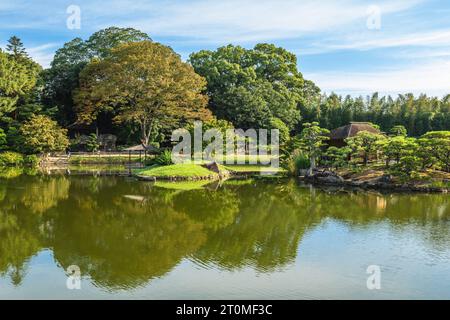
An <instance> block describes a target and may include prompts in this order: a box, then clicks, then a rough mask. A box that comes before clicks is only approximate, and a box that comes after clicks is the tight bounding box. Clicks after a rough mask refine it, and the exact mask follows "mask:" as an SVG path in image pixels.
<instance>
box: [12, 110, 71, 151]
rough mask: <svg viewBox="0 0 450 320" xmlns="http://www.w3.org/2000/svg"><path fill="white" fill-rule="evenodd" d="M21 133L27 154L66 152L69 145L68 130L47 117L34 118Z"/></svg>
mask: <svg viewBox="0 0 450 320" xmlns="http://www.w3.org/2000/svg"><path fill="white" fill-rule="evenodd" d="M19 131H20V134H21V136H22V138H23V144H24V147H25V150H26V151H27V153H34V154H35V153H49V152H56V151H64V150H65V149H66V148H67V147H68V145H69V139H68V138H67V129H62V128H60V127H59V126H58V124H57V123H56V121H53V120H51V119H50V118H48V117H46V116H41V115H39V116H33V117H32V118H31V119H30V120H29V121H27V122H25V123H24V124H22V126H21V127H20V130H19Z"/></svg>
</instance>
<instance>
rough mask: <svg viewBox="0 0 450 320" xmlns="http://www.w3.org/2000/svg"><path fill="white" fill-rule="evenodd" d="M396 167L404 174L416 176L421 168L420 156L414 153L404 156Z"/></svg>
mask: <svg viewBox="0 0 450 320" xmlns="http://www.w3.org/2000/svg"><path fill="white" fill-rule="evenodd" d="M396 168H397V172H398V173H400V174H401V175H402V176H407V177H414V176H416V175H417V172H418V171H419V170H420V168H421V161H420V158H419V157H416V156H412V155H410V156H405V157H402V158H400V161H399V163H398V164H397V165H396Z"/></svg>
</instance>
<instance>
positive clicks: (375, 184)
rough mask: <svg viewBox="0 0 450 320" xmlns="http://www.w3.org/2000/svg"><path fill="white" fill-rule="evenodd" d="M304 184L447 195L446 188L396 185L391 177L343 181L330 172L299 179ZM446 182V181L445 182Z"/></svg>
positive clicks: (409, 183) (315, 173)
mask: <svg viewBox="0 0 450 320" xmlns="http://www.w3.org/2000/svg"><path fill="white" fill-rule="evenodd" d="M300 179H301V180H302V181H304V182H305V183H310V184H313V185H325V186H337V187H350V188H359V189H366V190H386V191H394V192H422V193H449V192H450V189H449V188H447V187H435V186H431V185H429V184H419V183H416V182H407V183H397V182H395V181H394V179H393V177H392V176H391V175H387V174H385V175H382V176H379V177H376V178H373V179H369V180H366V181H360V180H353V179H344V178H343V177H342V176H340V175H338V174H337V173H335V172H332V171H315V172H314V173H313V174H312V175H309V176H308V175H307V176H304V177H300ZM446 182H448V181H446Z"/></svg>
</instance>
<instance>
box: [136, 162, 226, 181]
mask: <svg viewBox="0 0 450 320" xmlns="http://www.w3.org/2000/svg"><path fill="white" fill-rule="evenodd" d="M135 173H136V174H138V175H141V176H147V177H156V178H170V177H182V178H202V177H208V176H218V175H217V174H216V173H214V172H212V171H209V170H208V169H206V168H203V167H202V166H200V165H197V164H174V165H171V166H153V167H150V168H146V169H142V170H136V171H135Z"/></svg>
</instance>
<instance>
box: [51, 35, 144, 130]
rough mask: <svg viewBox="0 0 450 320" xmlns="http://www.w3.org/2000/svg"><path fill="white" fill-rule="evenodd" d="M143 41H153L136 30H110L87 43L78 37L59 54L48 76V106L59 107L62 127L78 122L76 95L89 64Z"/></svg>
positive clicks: (93, 37)
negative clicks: (123, 45)
mask: <svg viewBox="0 0 450 320" xmlns="http://www.w3.org/2000/svg"><path fill="white" fill-rule="evenodd" d="M142 40H150V38H149V36H148V35H147V34H145V33H143V32H141V31H139V30H136V29H132V28H117V27H110V28H107V29H103V30H100V31H98V32H96V33H94V34H92V36H91V37H90V38H89V39H88V40H86V41H84V40H83V39H81V38H75V39H73V40H71V41H69V42H67V43H65V44H64V46H63V47H62V48H61V49H59V50H57V51H56V54H55V57H54V59H53V61H52V63H51V67H50V69H48V70H47V71H46V73H45V79H46V87H45V103H46V104H47V105H48V106H50V107H57V108H58V111H59V112H58V120H59V122H60V123H61V124H63V125H69V124H72V123H73V122H74V121H75V119H76V114H75V111H74V102H73V99H72V93H73V91H74V90H75V89H76V88H78V83H79V74H80V72H81V70H82V69H83V68H84V67H85V66H86V65H87V64H88V63H89V61H91V59H93V58H105V57H107V56H108V54H109V53H110V51H111V49H112V48H114V47H116V46H118V45H120V44H123V43H129V42H137V41H142Z"/></svg>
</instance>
